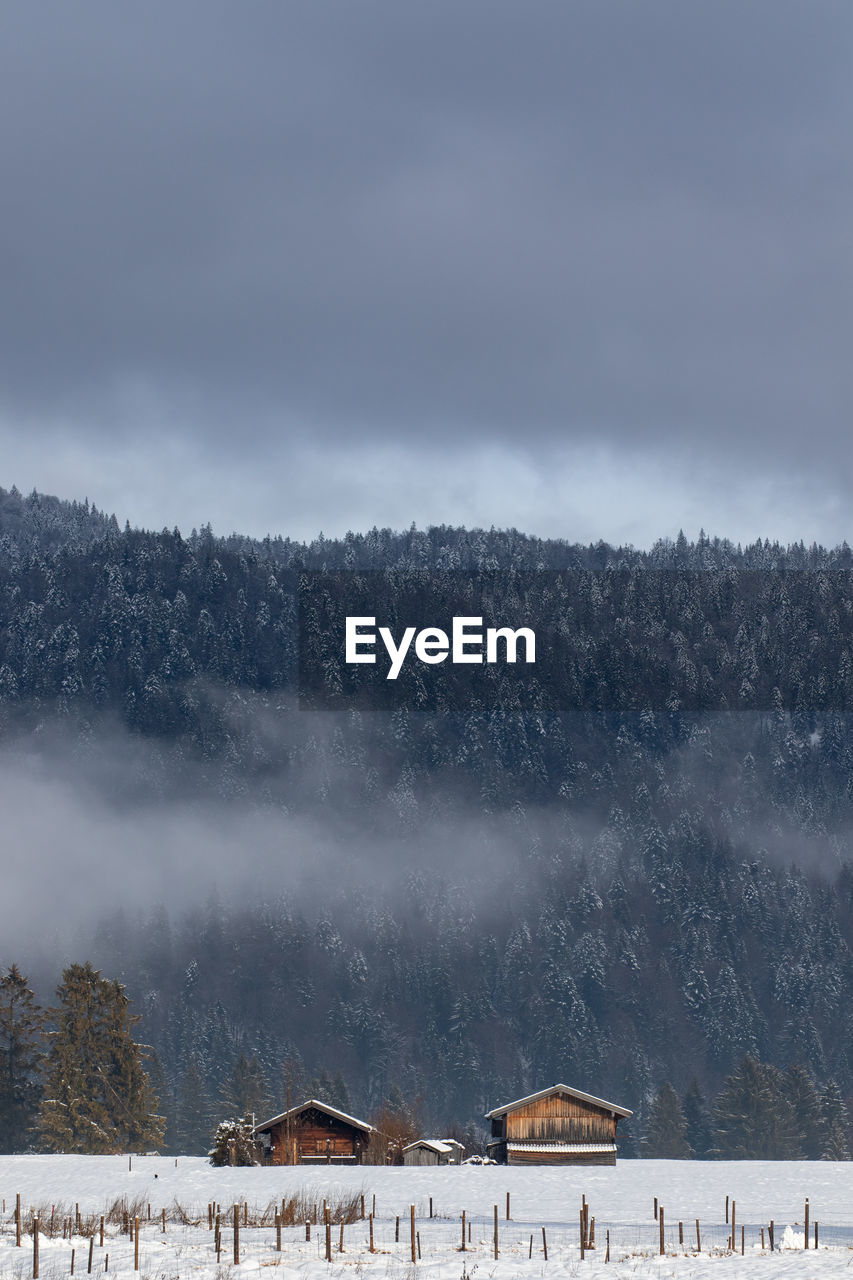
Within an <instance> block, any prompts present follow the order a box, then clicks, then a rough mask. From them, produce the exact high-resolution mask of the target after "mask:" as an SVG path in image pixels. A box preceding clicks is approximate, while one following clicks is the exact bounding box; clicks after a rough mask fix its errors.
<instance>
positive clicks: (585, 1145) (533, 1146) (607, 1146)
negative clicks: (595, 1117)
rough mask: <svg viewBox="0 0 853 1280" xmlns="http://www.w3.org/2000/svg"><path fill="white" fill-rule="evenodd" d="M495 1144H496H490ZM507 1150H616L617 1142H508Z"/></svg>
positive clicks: (542, 1152)
mask: <svg viewBox="0 0 853 1280" xmlns="http://www.w3.org/2000/svg"><path fill="white" fill-rule="evenodd" d="M490 1145H494V1144H490ZM506 1146H507V1151H532V1152H536V1153H541V1154H542V1155H545V1154H546V1152H549V1151H567V1152H571V1151H615V1150H616V1143H615V1142H508V1143H507V1144H506Z"/></svg>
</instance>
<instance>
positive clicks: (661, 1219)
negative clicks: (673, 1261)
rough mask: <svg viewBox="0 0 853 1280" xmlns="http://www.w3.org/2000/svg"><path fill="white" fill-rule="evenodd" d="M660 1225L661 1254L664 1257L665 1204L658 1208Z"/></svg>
mask: <svg viewBox="0 0 853 1280" xmlns="http://www.w3.org/2000/svg"><path fill="white" fill-rule="evenodd" d="M658 1225H659V1227H660V1256H661V1257H663V1255H664V1244H663V1205H661V1207H660V1209H659V1210H658Z"/></svg>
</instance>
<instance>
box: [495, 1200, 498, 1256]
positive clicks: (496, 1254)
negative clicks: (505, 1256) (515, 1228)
mask: <svg viewBox="0 0 853 1280" xmlns="http://www.w3.org/2000/svg"><path fill="white" fill-rule="evenodd" d="M497 1256H498V1206H497V1205H495V1257H497Z"/></svg>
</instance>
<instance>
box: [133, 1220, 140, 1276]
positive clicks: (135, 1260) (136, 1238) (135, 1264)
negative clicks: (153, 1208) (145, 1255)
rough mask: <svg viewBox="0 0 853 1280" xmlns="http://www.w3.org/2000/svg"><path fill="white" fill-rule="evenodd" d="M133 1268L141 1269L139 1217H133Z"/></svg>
mask: <svg viewBox="0 0 853 1280" xmlns="http://www.w3.org/2000/svg"><path fill="white" fill-rule="evenodd" d="M133 1269H134V1271H138V1270H139V1219H138V1218H134V1219H133Z"/></svg>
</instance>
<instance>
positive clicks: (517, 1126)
mask: <svg viewBox="0 0 853 1280" xmlns="http://www.w3.org/2000/svg"><path fill="white" fill-rule="evenodd" d="M631 1114H632V1112H630V1111H629V1110H628V1109H627V1108H626V1107H620V1106H617V1104H616V1103H615V1102H606V1101H605V1100H604V1099H603V1098H596V1097H594V1096H593V1095H592V1094H590V1093H583V1092H581V1090H580V1089H571V1088H569V1086H568V1085H566V1084H555V1085H553V1087H552V1088H550V1089H541V1090H540V1091H539V1093H531V1094H529V1095H528V1096H527V1097H526V1098H519V1099H518V1100H517V1101H515V1102H508V1103H507V1104H506V1105H505V1106H503V1107H496V1108H495V1109H494V1111H489V1112H488V1113H487V1115H486V1119H487V1120H491V1122H492V1140H491V1142H489V1143H488V1146H487V1149H488V1152H489V1155H490V1156H491V1157H492V1158H493V1159H494V1160H497V1161H498V1163H499V1164H615V1163H616V1125H617V1124H618V1123H619V1121H620V1120H621V1119H623V1118H625V1117H627V1116H630V1115H631Z"/></svg>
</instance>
